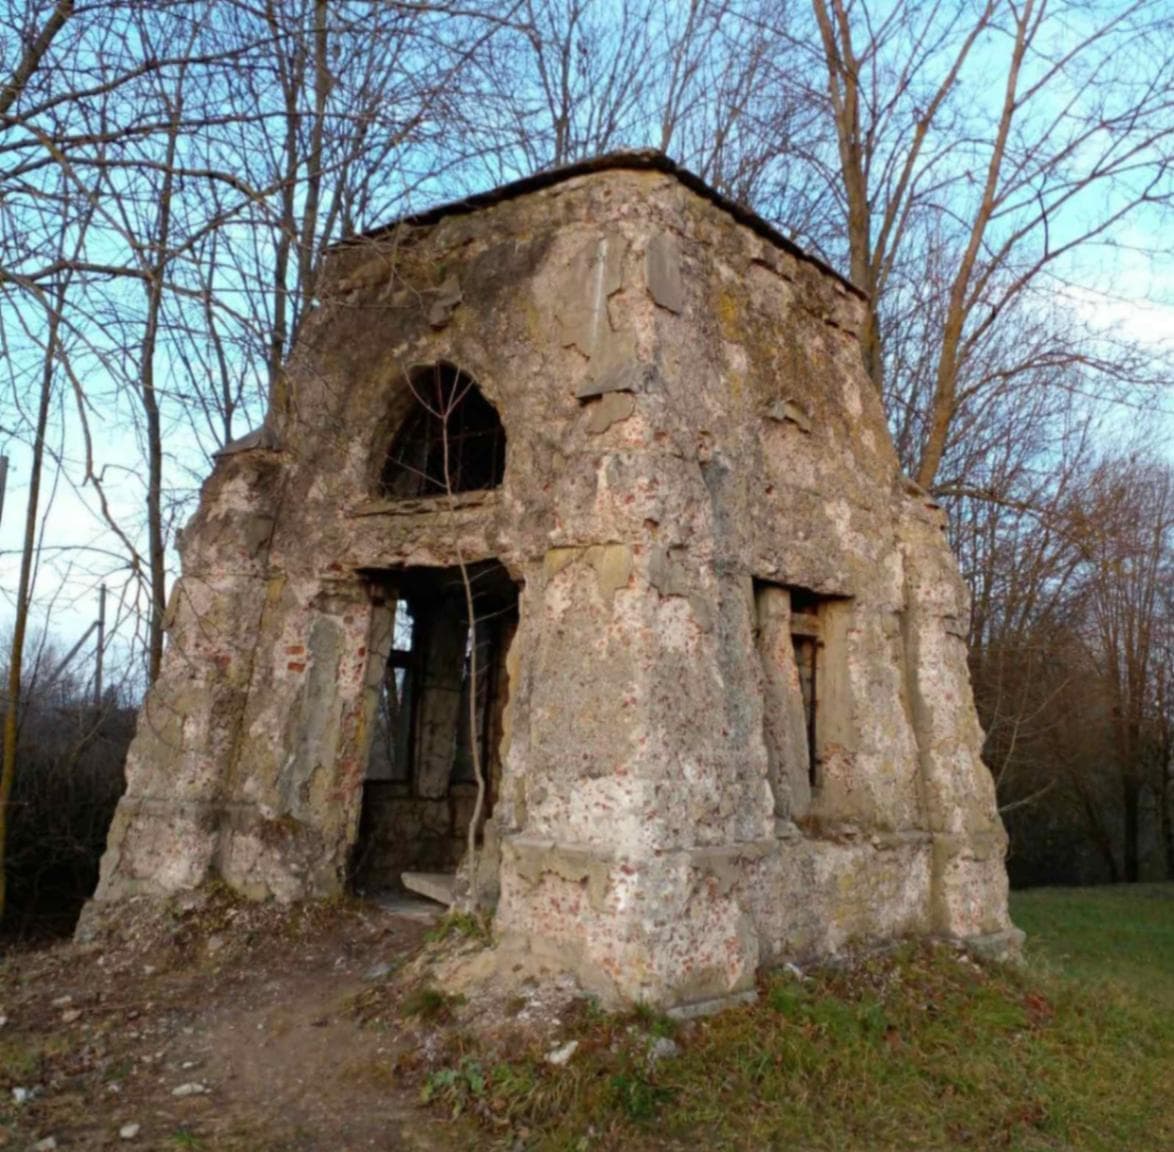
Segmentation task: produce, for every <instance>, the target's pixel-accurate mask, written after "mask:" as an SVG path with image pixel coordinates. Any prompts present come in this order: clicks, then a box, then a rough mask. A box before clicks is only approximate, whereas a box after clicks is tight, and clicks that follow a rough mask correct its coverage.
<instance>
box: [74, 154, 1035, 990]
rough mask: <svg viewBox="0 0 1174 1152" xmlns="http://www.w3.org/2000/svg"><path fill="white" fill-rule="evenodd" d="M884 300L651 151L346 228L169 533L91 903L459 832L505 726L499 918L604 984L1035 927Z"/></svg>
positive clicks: (271, 874) (961, 601) (318, 887)
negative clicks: (249, 404)
mask: <svg viewBox="0 0 1174 1152" xmlns="http://www.w3.org/2000/svg"><path fill="white" fill-rule="evenodd" d="M862 310H863V305H862V300H861V298H860V295H859V293H858V292H857V291H856V290H855V289H853V288H852V287H851V286H850V285H849V284H847V283H846V282H845V281H843V280H842V279H840V278H839V277H838V276H837V275H836V274H834V273H833V272H832V271H830V270H829V269H828V268H826V267H824V266H823V265H822V264H820V263H819V262H818V261H817V260H814V259H812V258H811V257H809V256H807V255H805V254H804V253H803V252H801V251H799V250H798V249H797V248H796V247H795V246H794V245H792V244H790V243H789V242H787V241H786V240H785V239H784V238H783V237H782V236H780V235H779V234H778V233H776V232H775V231H774V230H773V229H772V228H771V227H769V226H768V225H767V224H766V223H764V222H763V221H762V220H760V219H758V218H756V217H754V216H752V215H750V214H749V213H747V212H746V211H744V210H742V209H740V208H738V207H736V206H735V205H733V204H731V203H729V202H727V201H726V200H724V199H723V198H722V197H721V196H719V195H718V194H716V193H715V192H714V191H713V190H711V189H710V188H708V187H706V186H705V185H704V184H702V183H701V181H699V180H698V179H697V178H695V177H693V176H691V175H690V174H688V173H687V172H684V171H682V170H680V169H678V168H677V167H675V166H674V165H673V164H672V163H671V162H669V161H667V160H665V159H664V158H661V157H658V156H654V155H651V154H631V155H621V156H614V157H609V158H605V159H602V160H599V161H595V162H592V163H589V164H584V165H580V166H577V167H574V168H569V169H564V170H561V171H558V172H553V173H550V174H546V175H542V176H537V177H534V178H531V179H529V180H525V181H522V182H520V183H517V184H513V185H509V186H506V187H504V188H500V189H498V190H497V191H495V192H492V193H489V194H487V195H484V196H479V197H474V198H472V199H469V200H466V201H462V202H459V203H456V204H452V205H448V206H446V207H442V208H438V209H436V210H434V211H432V212H428V213H426V214H424V215H421V216H417V217H414V218H411V219H408V220H405V221H401V222H399V223H398V224H395V225H393V226H390V227H388V228H386V229H385V230H382V231H379V232H375V233H372V234H370V235H367V236H363V237H361V238H359V239H356V240H354V241H352V242H349V243H347V244H345V245H343V246H340V247H339V248H338V249H336V250H335V251H334V252H333V253H332V255H331V256H330V259H329V261H328V265H327V272H326V278H325V283H324V285H323V288H322V294H321V301H320V305H319V306H318V308H317V310H316V311H315V313H314V314H313V315H312V316H311V317H310V318H309V320H308V323H307V324H306V326H305V330H304V334H303V335H302V337H301V339H300V342H299V346H298V348H297V349H296V351H295V353H294V355H293V356H292V358H291V361H290V363H289V365H288V367H287V372H286V376H285V379H284V382H283V385H282V387H281V388H279V390H278V391H277V392H276V394H275V395H274V396H273V399H272V404H271V410H270V412H269V415H268V418H267V420H266V422H265V425H264V427H263V428H262V429H261V430H260V431H259V432H257V433H255V434H253V435H252V436H250V437H247V438H246V439H245V440H243V441H240V442H238V443H236V444H234V445H232V446H231V447H230V448H229V449H228V450H227V451H225V452H223V453H222V454H221V455H220V457H219V458H218V460H217V463H216V467H215V470H214V471H213V473H212V475H211V477H210V478H209V479H208V481H207V483H206V484H205V487H204V490H203V495H202V498H201V502H200V507H199V511H198V513H197V514H196V516H195V518H194V520H193V521H192V523H191V524H190V525H189V526H188V527H187V529H186V530H185V532H184V533H183V538H182V542H181V553H182V560H183V574H182V578H181V579H180V580H179V582H178V583H177V586H176V588H175V591H174V595H173V597H172V600H171V605H170V609H169V618H168V634H169V637H170V639H169V646H168V649H167V654H166V658H165V663H164V669H163V672H162V675H161V677H160V679H159V681H158V683H157V684H156V685H155V687H154V688H153V690H152V691H151V693H150V696H149V698H148V699H147V702H146V704H145V706H144V708H143V712H142V715H141V718H140V722H139V728H138V734H137V737H136V739H135V742H134V745H133V747H132V749H131V753H130V757H129V761H128V765H127V779H128V788H127V793H126V796H125V798H124V799H123V800H122V802H121V804H120V806H119V809H118V814H117V816H116V818H115V822H114V826H113V828H112V830H111V833H110V840H109V847H108V850H107V853H106V856H105V859H104V861H103V867H102V879H101V883H100V887H99V890H98V893H97V896H96V902H97V906H99V907H100V906H102V905H104V904H106V903H107V902H111V901H117V900H119V899H120V898H124V897H126V896H128V895H130V894H135V893H149V894H160V895H163V894H168V893H174V892H176V891H178V890H182V889H187V888H192V887H195V886H198V885H200V884H201V883H202V882H204V881H205V880H207V879H208V878H210V877H213V876H217V877H222V878H223V880H224V881H226V882H227V883H228V884H229V885H231V886H232V887H233V888H235V889H238V890H239V891H240V892H242V893H245V894H247V895H248V896H250V897H255V898H264V897H274V898H276V899H278V900H281V901H288V900H295V899H300V898H305V897H320V896H327V895H330V894H332V893H337V892H339V891H340V890H341V889H343V888H344V887H345V886H347V885H348V884H351V883H355V884H357V885H358V886H359V887H361V888H363V889H365V890H370V889H373V888H377V887H380V886H387V885H395V884H398V883H399V882H400V879H401V877H402V875H403V874H404V873H428V874H435V873H452V872H454V871H455V870H456V869H457V866H458V863H459V862H460V860H461V857H462V854H463V852H464V847H465V839H466V830H467V826H468V823H469V820H470V818H471V816H472V813H473V809H474V804H475V797H476V792H477V786H476V775H477V773H476V768H477V764H478V762H479V763H480V764H481V766H482V767H483V769H484V774H485V776H486V777H487V780H488V787H487V796H486V798H485V806H484V807H485V812H484V820H483V823H482V826H481V827H479V829H478V833H477V834H478V839H479V842H480V843H481V845H482V851H481V853H480V854H479V855H480V858H481V860H482V863H481V865H480V868H479V874H480V879H481V883H482V885H483V887H484V888H485V890H486V891H487V892H489V893H490V894H491V896H492V898H493V900H494V901H495V902H496V912H495V919H494V932H495V937H496V939H497V940H498V941H499V942H500V944H499V946H500V947H502V948H505V947H507V946H509V947H515V948H523V949H525V948H528V949H532V950H534V951H535V952H536V953H543V954H548V955H551V956H555V957H557V958H558V961H559V963H560V964H562V965H564V966H566V967H567V968H569V969H571V970H573V971H574V972H575V973H576V974H577V975H578V976H579V978H580V979H581V980H582V982H583V983H584V984H585V986H587V987H588V988H591V989H593V990H595V991H598V992H602V993H604V994H611V995H619V996H623V997H631V998H637V999H645V1000H649V1001H651V1002H655V1003H660V1004H664V1005H696V1004H704V1003H706V1002H710V1001H718V1002H720V1001H722V1000H724V999H727V998H730V997H733V996H737V995H738V994H740V993H743V992H745V991H747V990H748V989H751V988H752V987H753V981H754V976H755V972H756V971H757V970H758V969H759V968H760V966H763V965H766V964H770V963H772V962H777V961H780V960H781V959H784V958H790V957H794V958H802V957H808V956H812V955H818V954H828V953H832V952H835V951H837V950H839V949H842V948H845V947H848V946H852V945H855V944H860V943H867V942H872V941H882V940H886V939H891V938H894V937H898V936H904V935H910V934H914V935H916V934H931V933H932V934H938V935H942V936H947V937H953V938H957V939H962V940H968V941H972V942H975V943H978V944H985V945H987V946H989V947H995V948H997V947H1000V946H1003V945H1006V944H1010V943H1013V942H1014V940H1015V937H1016V932H1015V930H1014V929H1013V928H1012V926H1011V925H1010V922H1009V920H1008V917H1007V907H1006V875H1005V871H1004V864H1003V856H1004V848H1005V836H1004V833H1003V829H1002V826H1001V824H1000V821H999V817H998V815H997V813H996V809H995V801H994V790H993V787H992V783H991V779H990V776H989V774H988V772H987V770H986V769H985V767H984V766H983V764H982V763H981V761H980V759H979V750H980V745H981V741H982V735H981V732H980V730H979V727H978V723H977V720H976V717H975V712H974V707H973V703H972V699H971V692H970V687H969V683H968V679H967V671H966V652H965V642H964V639H963V638H964V635H965V627H966V605H965V594H964V589H963V586H962V584H961V582H960V579H959V576H958V573H957V569H956V566H955V564H954V561H953V559H952V557H951V555H950V553H949V550H948V547H947V543H946V540H945V536H944V532H943V525H944V521H943V515H942V513H941V512H940V511H939V510H938V509H937V508H936V507H935V506H934V505H933V503H932V502H931V501H930V500H928V499H927V498H926V496H925V495H924V494H923V493H922V492H921V491H919V490H918V489H916V488H915V487H914V486H912V485H911V484H910V483H909V482H908V481H907V480H906V479H905V478H904V477H903V476H902V474H901V471H900V468H899V466H898V462H897V458H896V455H895V453H894V450H893V446H892V443H891V442H890V438H889V435H888V432H887V430H886V426H885V420H884V415H883V413H882V410H881V403H880V399H879V397H878V396H877V394H876V392H875V391H874V389H873V388H872V387H871V386H870V383H869V380H868V378H867V376H866V375H865V372H864V370H863V368H862V363H861V356H860V351H859V346H858V340H857V329H858V325H859V323H860V320H861V316H862ZM464 575H467V576H468V581H467V584H466V581H465V579H464V578H463V576H464ZM470 601H471V605H472V610H471V612H470V608H469V602H470ZM470 616H471V617H472V620H471V619H470ZM474 664H475V665H476V673H475V674H474V672H473V665H474Z"/></svg>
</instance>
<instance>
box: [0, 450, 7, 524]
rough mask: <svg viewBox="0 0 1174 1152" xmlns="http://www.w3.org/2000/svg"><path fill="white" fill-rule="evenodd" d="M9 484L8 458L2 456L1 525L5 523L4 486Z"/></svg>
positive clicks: (0, 459)
mask: <svg viewBox="0 0 1174 1152" xmlns="http://www.w3.org/2000/svg"><path fill="white" fill-rule="evenodd" d="M7 483H8V457H7V456H0V524H3V523H4V486H5V485H6V484H7Z"/></svg>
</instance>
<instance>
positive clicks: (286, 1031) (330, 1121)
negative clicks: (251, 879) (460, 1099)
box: [0, 895, 476, 1152]
mask: <svg viewBox="0 0 1174 1152" xmlns="http://www.w3.org/2000/svg"><path fill="white" fill-rule="evenodd" d="M136 915H138V917H139V918H138V920H136V918H135V917H136ZM428 928H429V925H428V923H427V920H426V919H422V918H420V917H419V916H415V917H412V916H406V915H402V914H398V913H397V912H396V911H394V910H388V909H385V908H382V907H380V906H378V905H374V904H359V903H348V904H340V905H333V906H326V907H324V906H321V905H317V906H314V905H308V906H304V907H298V908H292V909H281V908H276V907H272V906H269V907H263V906H262V907H258V906H255V905H252V906H250V905H242V904H238V903H236V902H234V901H232V900H230V899H228V898H226V897H224V896H222V895H221V896H217V895H213V896H212V897H211V898H205V899H200V900H198V901H192V902H190V903H189V905H188V906H186V907H184V906H173V907H172V908H171V910H170V912H169V913H167V914H165V915H163V916H160V914H159V912H158V910H157V909H154V910H149V909H147V908H146V907H145V906H144V907H143V908H142V909H139V910H138V911H137V912H136V911H135V910H132V911H131V914H130V916H128V917H124V918H123V920H122V923H121V925H120V929H119V934H118V938H117V939H116V940H115V939H112V938H109V937H107V938H106V939H102V938H99V940H98V941H97V942H95V943H93V944H89V945H77V944H72V943H62V944H58V945H55V946H53V947H49V948H41V949H36V950H28V951H23V952H22V951H15V952H12V951H10V952H9V954H8V955H7V956H6V957H5V958H4V960H3V962H2V963H0V1015H2V1016H3V1018H4V1023H3V1025H2V1026H0V1147H2V1148H13V1149H22V1150H23V1149H25V1148H34V1147H40V1148H52V1147H56V1148H59V1149H62V1150H64V1149H70V1148H78V1149H83V1148H84V1149H91V1148H95V1149H96V1148H127V1149H132V1148H136V1147H138V1148H149V1149H173V1148H174V1149H180V1148H198V1149H209V1150H211V1149H224V1150H228V1152H237V1150H239V1152H245V1150H247V1152H276V1150H278V1149H280V1150H282V1152H286V1150H290V1152H293V1150H299V1152H300V1150H306V1152H313V1150H317V1149H331V1150H332V1152H333V1150H339V1152H342V1150H347V1149H368V1148H377V1149H398V1148H404V1149H424V1150H429V1149H450V1148H460V1147H468V1146H472V1145H473V1144H474V1143H475V1142H476V1140H475V1137H474V1136H473V1133H472V1130H471V1129H470V1130H469V1131H468V1132H467V1133H463V1132H462V1130H461V1128H460V1125H459V1124H457V1125H456V1126H454V1125H453V1124H452V1123H448V1122H443V1123H442V1122H441V1121H438V1120H437V1119H436V1118H435V1117H434V1116H432V1115H429V1113H428V1112H427V1111H426V1110H425V1109H423V1108H422V1107H421V1105H420V1103H419V1086H418V1082H417V1081H415V1080H413V1077H412V1075H411V1074H410V1071H409V1072H406V1073H405V1072H403V1071H402V1070H403V1069H409V1070H410V1069H411V1068H412V1067H413V1066H416V1065H418V1062H419V1048H420V1044H421V1032H420V1026H419V1025H417V1024H414V1023H413V1022H412V1021H410V1020H405V1019H403V1018H402V1017H401V1016H400V1015H399V1014H398V1012H396V1011H395V1010H394V1007H393V1004H392V1001H393V997H392V995H391V993H390V992H389V990H388V989H389V980H391V979H393V978H394V973H395V972H396V970H397V969H398V968H399V967H400V966H401V965H402V964H403V963H404V961H405V959H406V958H407V957H408V956H410V955H411V954H412V953H413V952H414V951H416V950H417V949H418V948H419V947H420V945H421V943H422V941H423V939H424V937H425V935H426V933H427V931H428ZM389 1009H390V1010H389ZM466 1136H467V1142H466Z"/></svg>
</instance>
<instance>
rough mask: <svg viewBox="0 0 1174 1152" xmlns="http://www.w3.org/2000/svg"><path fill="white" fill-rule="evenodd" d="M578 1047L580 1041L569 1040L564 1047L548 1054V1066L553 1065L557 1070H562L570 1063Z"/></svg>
mask: <svg viewBox="0 0 1174 1152" xmlns="http://www.w3.org/2000/svg"><path fill="white" fill-rule="evenodd" d="M578 1047H579V1041H578V1040H568V1041H567V1042H566V1043H565V1044H564V1045H562V1047H561V1048H555V1049H554V1050H553V1051H551V1052H547V1054H546V1062H547V1064H553V1065H555V1067H556V1068H561V1067H562V1066H563V1065H564V1064H566V1063H568V1062H569V1061H570V1059H571V1057H572V1056H574V1054H575V1050H576V1049H577V1048H578Z"/></svg>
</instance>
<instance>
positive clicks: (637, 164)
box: [331, 150, 868, 300]
mask: <svg viewBox="0 0 1174 1152" xmlns="http://www.w3.org/2000/svg"><path fill="white" fill-rule="evenodd" d="M624 169H627V170H632V171H644V172H663V173H665V174H666V175H668V176H672V177H674V178H675V179H677V180H679V181H680V182H681V183H682V184H684V185H685V187H686V188H688V189H689V190H690V191H692V192H696V193H697V195H699V196H702V197H704V198H705V199H706V200H708V201H709V202H710V203H711V204H715V205H717V207H719V208H721V209H722V210H723V211H724V212H728V213H729V214H730V215H731V216H732V217H733V218H734V219H735V220H736V221H737V222H738V223H739V224H741V225H743V226H744V227H746V228H749V229H750V230H751V231H752V232H755V233H757V234H758V235H759V236H761V237H762V238H763V239H764V240H768V241H770V243H772V244H773V245H774V246H775V247H776V248H781V249H782V250H783V251H784V252H787V253H789V254H790V255H791V256H794V257H795V258H796V259H797V260H802V261H804V262H805V263H808V264H811V265H813V266H814V267H816V268H818V269H819V270H820V271H821V272H822V273H824V275H826V276H831V277H832V278H833V279H835V280H837V281H838V282H839V283H840V284H842V285H843V286H844V287H845V288H846V289H847V290H848V291H849V292H851V293H852V294H853V295H854V296H858V297H859V298H860V299H861V300H867V299H868V295H867V293H866V292H864V291H863V290H862V289H860V288H858V287H857V286H856V285H855V284H853V283H852V282H851V281H850V280H848V279H847V278H846V277H844V276H841V275H840V273H839V272H837V271H836V270H835V269H834V268H832V267H831V266H830V265H828V264H825V263H824V261H822V260H820V259H819V257H817V256H812V255H811V254H810V253H809V252H805V251H803V249H802V248H800V247H799V245H798V244H796V243H795V242H794V241H792V240H788V239H787V238H786V236H784V235H783V234H782V233H781V232H780V231H779V230H778V229H777V228H775V227H774V225H773V224H769V223H767V221H765V220H764V219H763V218H762V217H761V216H759V215H758V214H757V213H756V212H751V211H750V209H749V208H747V207H745V206H744V205H742V204H739V203H738V202H737V201H736V200H731V199H730V198H729V197H728V196H723V195H722V193H720V192H718V191H717V190H716V189H714V188H711V187H710V186H709V185H708V184H706V182H705V181H704V180H702V179H701V177H700V176H697V175H695V174H694V173H692V172H690V171H689V170H688V169H687V168H682V167H681V165H679V164H678V163H676V161H674V160H672V159H671V158H670V157H668V156H666V155H665V154H664V153H663V152H656V151H652V150H646V151H639V152H609V153H607V154H606V155H603V156H596V157H594V158H593V159H591V160H582V161H580V162H579V163H577V164H567V165H565V166H563V167H561V168H548V169H546V170H545V171H543V172H536V173H534V175H532V176H524V177H523V178H522V179H521V180H513V181H511V182H510V183H509V184H502V185H500V186H499V187H497V188H491V189H489V190H488V191H486V192H476V193H474V194H473V195H471V196H465V197H463V198H462V199H460V200H452V201H449V202H448V203H447V204H438V205H436V206H435V207H433V208H428V209H425V210H424V211H423V212H414V213H412V214H411V215H408V216H401V217H399V218H398V219H396V220H392V221H390V222H389V223H387V224H381V225H380V226H379V227H377V228H372V229H370V230H369V231H367V232H360V233H358V234H357V235H355V236H350V237H348V238H347V239H346V240H340V241H338V242H337V243H335V244H333V245H331V247H332V248H345V247H348V246H350V245H352V244H357V243H360V242H361V241H363V240H372V239H375V238H376V237H379V236H383V235H386V234H387V233H389V232H391V231H393V230H394V229H396V228H398V227H400V226H401V225H404V224H407V225H410V226H412V227H427V226H428V225H431V224H436V223H438V222H439V221H441V220H443V219H444V218H445V217H446V216H459V215H463V214H465V213H468V212H477V211H479V210H480V209H482V208H490V207H492V206H493V205H494V204H500V203H502V202H503V201H505V200H513V199H515V198H517V197H518V196H525V195H527V194H528V193H530V192H538V191H541V190H542V189H544V188H551V187H553V186H554V185H556V184H561V183H562V182H563V181H564V180H571V179H573V178H574V177H576V176H586V175H590V174H591V173H593V172H608V171H613V170H624Z"/></svg>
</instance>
